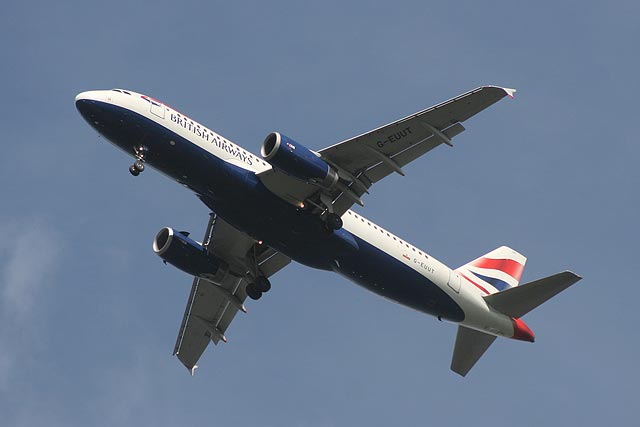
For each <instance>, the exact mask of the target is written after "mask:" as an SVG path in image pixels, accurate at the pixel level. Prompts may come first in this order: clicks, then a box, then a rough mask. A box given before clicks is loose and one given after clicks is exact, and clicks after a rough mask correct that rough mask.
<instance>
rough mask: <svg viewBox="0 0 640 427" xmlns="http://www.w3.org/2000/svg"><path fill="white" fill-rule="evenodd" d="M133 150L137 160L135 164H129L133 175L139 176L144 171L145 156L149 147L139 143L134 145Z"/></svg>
mask: <svg viewBox="0 0 640 427" xmlns="http://www.w3.org/2000/svg"><path fill="white" fill-rule="evenodd" d="M133 151H134V152H135V156H136V159H137V160H136V161H135V163H134V164H132V165H131V166H129V173H130V174H131V175H133V176H138V175H140V173H141V172H142V171H144V156H145V154H147V147H145V146H144V145H139V146H137V147H134V149H133Z"/></svg>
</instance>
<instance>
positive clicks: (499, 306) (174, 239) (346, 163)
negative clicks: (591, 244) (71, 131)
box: [75, 86, 580, 376]
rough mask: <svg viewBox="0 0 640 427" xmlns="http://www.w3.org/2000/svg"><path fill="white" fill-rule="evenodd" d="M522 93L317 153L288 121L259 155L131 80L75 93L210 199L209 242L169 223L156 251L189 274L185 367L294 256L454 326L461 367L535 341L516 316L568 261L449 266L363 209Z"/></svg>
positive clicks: (553, 288) (566, 278) (442, 109)
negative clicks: (386, 181)
mask: <svg viewBox="0 0 640 427" xmlns="http://www.w3.org/2000/svg"><path fill="white" fill-rule="evenodd" d="M514 93H515V90H513V89H507V88H501V87H496V86H484V87H480V88H477V89H474V90H472V91H470V92H467V93H464V94H462V95H459V96H457V97H455V98H453V99H451V100H449V101H446V102H443V103H441V104H438V105H436V106H434V107H431V108H428V109H426V110H423V111H420V112H417V113H415V114H412V115H410V116H407V117H405V118H403V119H400V120H397V121H395V122H393V123H390V124H387V125H384V126H382V127H379V128H377V129H374V130H372V131H370V132H366V133H363V134H362V135H358V136H355V137H353V138H349V139H347V140H345V141H343V142H340V143H338V144H335V145H332V146H330V147H327V148H324V149H322V150H319V151H314V150H311V149H309V148H307V147H305V146H304V145H302V144H300V143H299V142H297V141H294V140H293V139H291V138H289V137H287V136H285V135H283V134H282V133H280V132H272V133H270V134H269V135H267V137H266V138H265V139H264V142H263V144H262V147H261V150H260V156H256V155H254V154H252V153H250V152H249V151H247V150H245V149H244V148H242V147H240V146H238V145H236V144H234V143H233V142H231V141H229V140H228V139H226V138H224V137H223V136H222V135H220V134H218V133H216V132H214V131H213V130H211V129H209V128H207V127H206V126H204V125H202V124H200V123H198V122H196V121H195V120H192V119H191V118H189V116H187V115H185V114H183V113H181V112H179V111H178V110H175V109H173V108H171V107H169V106H168V105H167V104H165V103H163V102H161V101H158V100H157V99H154V98H151V97H150V96H146V95H142V94H140V93H136V92H133V91H129V90H123V89H113V90H97V91H89V92H82V93H80V94H79V95H78V96H76V99H75V104H76V107H77V109H78V111H79V112H80V114H81V115H82V117H83V118H84V119H85V120H86V121H87V122H88V123H89V125H90V126H92V127H93V128H94V129H95V130H96V131H98V132H99V133H100V134H102V135H103V136H104V137H105V138H107V139H108V140H109V141H110V142H111V143H113V144H114V145H115V146H117V147H118V148H120V149H122V150H124V151H125V152H126V153H127V154H129V155H130V156H132V157H133V159H134V162H133V164H132V165H131V166H130V167H129V172H130V173H131V174H132V175H134V176H138V175H139V174H140V173H141V172H143V171H144V170H145V168H146V167H147V166H151V167H153V168H155V169H157V170H159V171H161V172H163V173H164V174H165V175H167V176H169V177H170V178H172V179H173V180H175V181H177V182H178V183H180V184H182V185H184V186H185V187H187V188H189V189H190V190H191V191H193V192H194V193H195V194H196V195H197V197H198V198H200V200H201V201H202V202H203V203H204V204H205V205H206V206H207V207H208V208H209V209H210V210H211V214H210V218H209V222H208V225H207V227H206V232H205V235H204V238H203V240H202V242H199V241H196V240H193V239H192V238H191V237H189V233H188V232H186V231H178V230H176V229H173V228H170V227H164V228H162V229H161V230H160V231H159V232H158V233H157V235H156V236H155V239H154V241H153V250H154V252H155V253H156V254H158V255H159V256H160V258H162V259H163V261H164V262H165V263H169V264H172V265H173V266H175V267H177V268H179V269H180V270H182V271H184V272H185V273H187V274H189V275H191V276H193V278H194V279H193V285H192V286H191V293H190V294H189V298H188V301H187V307H186V310H185V313H184V317H183V319H182V324H181V325H180V330H179V333H178V339H177V342H176V344H175V348H174V355H177V357H178V359H179V360H180V361H181V362H182V363H183V364H184V365H185V366H186V367H187V369H189V370H190V372H191V374H192V375H193V372H194V370H195V368H196V367H197V366H196V363H197V362H198V359H200V356H201V355H202V353H203V352H204V350H205V349H206V347H207V346H208V344H209V342H210V341H213V342H214V344H216V345H217V344H218V343H219V342H220V341H223V342H227V338H226V334H227V329H228V327H229V324H230V323H231V321H232V320H233V319H234V317H235V315H236V313H237V312H238V311H241V312H243V313H246V312H247V309H246V307H245V300H246V298H247V297H249V298H250V299H252V300H258V299H260V298H261V296H262V295H263V294H264V293H266V292H268V291H269V289H271V283H270V281H269V277H271V276H272V275H273V274H275V273H276V272H277V271H279V270H280V269H282V268H284V267H285V266H287V265H288V264H289V263H290V262H291V260H294V261H296V262H299V263H301V264H304V265H307V266H309V267H313V268H317V269H321V270H327V271H335V272H336V273H338V274H340V275H342V276H344V277H346V278H347V279H349V280H352V281H353V282H355V283H357V284H358V285H360V286H362V287H364V288H366V289H368V290H370V291H372V292H375V293H376V294H378V295H381V296H383V297H385V298H387V299H390V300H392V301H396V302H398V303H400V304H402V305H405V306H407V307H410V308H413V309H415V310H418V311H420V312H423V313H426V314H430V315H432V316H435V317H437V318H438V319H439V320H442V319H444V320H447V321H450V322H454V323H457V324H458V333H457V337H456V342H455V348H454V350H453V358H452V361H451V369H452V370H453V371H454V372H456V373H458V374H460V375H462V376H465V375H466V374H467V373H468V372H469V370H470V369H471V368H472V367H473V366H474V364H475V363H476V362H477V361H478V359H479V358H480V357H481V356H482V355H483V354H484V352H485V351H486V350H487V349H488V348H489V346H490V345H491V344H492V343H493V341H494V340H495V339H496V337H505V338H512V339H516V340H521V341H530V342H533V341H534V334H533V332H532V331H531V329H529V327H528V326H527V325H526V324H525V322H524V321H522V319H521V318H522V316H524V315H525V314H526V313H528V312H529V311H531V310H532V309H534V308H536V307H537V306H538V305H540V304H542V303H543V302H545V301H547V300H548V299H549V298H551V297H553V296H554V295H556V294H558V293H559V292H561V291H562V290H564V289H566V288H568V287H569V286H571V285H572V284H574V283H575V282H577V281H578V280H580V277H579V276H577V275H576V274H574V273H572V272H569V271H565V272H562V273H558V274H555V275H553V276H549V277H546V278H543V279H539V280H536V281H533V282H530V283H527V284H524V285H520V286H519V282H520V278H521V276H522V271H523V269H524V265H525V261H526V258H525V257H524V256H523V255H521V254H519V253H518V252H516V251H515V250H513V249H510V248H508V247H506V246H503V247H500V248H498V249H495V250H493V251H491V252H489V253H488V254H486V255H483V256H481V257H479V258H477V259H475V260H473V261H471V262H469V263H468V264H465V265H463V266H461V267H458V268H455V269H451V268H449V267H447V266H446V265H444V264H442V263H441V262H439V261H437V260H436V259H435V258H433V257H432V256H431V255H428V254H427V253H426V252H425V251H423V250H422V249H419V248H417V247H415V246H413V245H411V244H410V243H409V242H407V241H405V240H404V239H402V238H400V237H398V236H396V235H394V234H393V233H391V232H390V231H388V230H387V229H385V228H382V227H380V226H379V225H377V224H374V223H373V222H371V221H369V220H368V219H366V218H364V217H362V216H360V215H359V214H357V213H356V212H354V211H353V210H351V207H352V206H353V205H354V204H357V205H360V206H363V205H364V203H363V201H362V198H363V196H365V195H367V194H369V190H370V189H371V188H372V186H373V184H375V183H376V182H378V181H380V180H381V179H383V178H385V177H386V176H388V175H391V174H399V175H402V176H404V175H405V172H404V169H403V168H404V167H405V165H407V164H409V163H410V162H412V161H414V160H416V159H418V158H419V157H421V156H422V155H423V154H426V153H428V152H429V151H431V150H432V149H434V148H436V147H438V146H440V145H443V144H444V145H447V146H452V143H451V140H452V139H453V138H454V137H455V136H457V135H458V134H460V133H461V132H463V131H464V130H465V128H464V127H463V125H462V122H464V121H466V120H467V119H469V118H470V117H472V116H474V115H475V114H477V113H479V112H480V111H482V110H484V109H485V108H487V107H489V106H491V105H492V104H494V103H496V102H497V101H499V100H500V99H502V98H503V97H505V96H509V97H513V94H514Z"/></svg>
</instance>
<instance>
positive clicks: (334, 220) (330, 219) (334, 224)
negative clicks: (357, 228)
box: [324, 212, 342, 231]
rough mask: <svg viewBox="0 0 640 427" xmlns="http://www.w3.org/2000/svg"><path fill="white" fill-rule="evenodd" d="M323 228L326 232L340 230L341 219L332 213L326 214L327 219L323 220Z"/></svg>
mask: <svg viewBox="0 0 640 427" xmlns="http://www.w3.org/2000/svg"><path fill="white" fill-rule="evenodd" d="M324 226H325V227H326V228H327V230H328V231H336V230H340V229H341V228H342V218H340V217H339V216H338V215H336V214H334V213H333V212H330V213H327V217H326V218H325V220H324Z"/></svg>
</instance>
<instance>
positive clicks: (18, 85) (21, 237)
mask: <svg viewBox="0 0 640 427" xmlns="http://www.w3.org/2000/svg"><path fill="white" fill-rule="evenodd" d="M639 9H640V7H639V6H638V3H637V2H633V1H612V2H606V3H605V2H593V4H585V3H584V2H577V1H558V2H548V3H535V4H534V3H531V2H506V1H505V2H500V1H491V2H474V1H460V2H455V4H453V3H451V2H438V3H436V2H424V1H396V2H389V3H388V4H387V5H382V4H378V3H376V4H370V3H369V2H359V1H354V2H335V1H325V2H315V3H303V2H281V1H273V2H243V1H238V2H228V1H227V2H220V1H210V2H195V1H184V2H169V1H162V0H160V1H156V2H148V3H145V2H135V1H134V2H124V1H119V0H114V1H111V2H87V1H82V2H72V1H68V2H42V1H35V2H19V1H14V0H8V1H6V2H5V4H4V7H3V13H2V15H0V47H1V48H2V53H3V55H2V56H3V60H2V61H1V62H0V76H1V77H2V81H3V82H4V85H3V90H2V98H3V99H2V102H0V114H1V117H2V119H0V124H1V126H2V132H3V144H2V146H3V147H4V149H3V155H2V156H0V182H2V186H1V187H0V189H1V191H2V193H1V195H2V209H0V234H1V235H2V239H0V414H2V417H3V420H4V422H6V423H7V425H16V426H22V425H25V426H31V425H43V424H45V423H46V424H47V425H51V426H58V425H60V426H68V425H95V426H101V425H105V426H112V425H116V423H117V424H118V425H135V424H138V425H152V424H154V425H159V426H163V425H176V424H178V423H179V424H192V423H210V424H224V425H264V426H272V425H273V426H279V425H296V426H297V425H300V426H332V425H364V424H367V425H372V426H377V425H381V426H382V425H398V424H403V425H417V424H425V423H433V424H438V425H461V424H463V423H468V424H470V423H473V424H475V425H489V424H490V425H492V426H501V425H540V424H542V423H545V424H546V425H578V424H581V425H602V424H604V423H607V424H611V425H613V424H618V425H629V424H632V423H634V421H635V418H636V416H635V401H636V396H637V392H636V385H637V384H638V382H639V381H640V370H639V369H638V367H637V359H638V356H640V354H639V353H640V352H639V347H638V337H639V335H638V331H637V327H636V322H637V317H636V316H635V312H636V311H637V301H638V299H639V298H640V292H639V291H638V286H637V283H636V282H637V280H636V279H635V277H636V276H637V264H638V262H637V256H638V251H637V239H638V217H639V215H640V200H639V195H638V194H639V193H638V184H639V183H640V172H639V171H638V168H637V161H636V159H637V158H638V157H639V156H640V148H639V147H638V144H637V142H636V140H637V136H636V135H637V132H638V131H637V127H636V126H635V122H637V112H638V107H637V97H638V92H639V91H638V89H639V83H638V78H637V76H638V68H639V67H638V59H637V55H636V53H637V40H639V39H640V26H639V25H638V19H637V17H638V16H639V14H640V10H639ZM483 84H498V85H504V86H508V87H515V88H517V89H518V93H517V94H516V98H515V99H514V100H504V101H502V102H500V103H499V104H497V105H495V106H494V107H492V108H491V109H489V110H487V111H485V112H483V113H481V114H480V115H478V116H476V117H475V118H473V119H471V120H469V121H468V122H466V123H465V126H466V127H467V131H466V132H464V133H463V134H462V135H460V136H459V137H458V138H456V140H455V141H454V143H455V147H454V148H452V149H451V148H448V147H440V148H438V149H437V150H435V151H433V152H431V153H429V155H428V156H426V157H425V158H423V159H420V160H419V161H417V162H415V163H414V164H412V165H410V166H408V167H407V168H406V172H407V176H406V177H404V178H402V177H399V176H393V177H390V178H388V179H386V180H385V181H383V182H381V183H379V184H377V185H376V186H375V187H374V188H373V190H372V192H371V194H370V195H369V196H367V197H366V199H365V204H366V206H365V207H364V208H358V211H359V212H360V213H361V214H363V215H365V216H367V217H369V218H371V219H372V220H374V221H375V222H377V223H380V224H381V225H383V226H384V227H385V228H388V229H390V230H392V231H393V232H394V233H395V234H397V235H399V236H401V237H403V238H404V239H406V240H408V241H410V242H412V243H414V244H415V245H416V246H418V247H420V248H422V249H424V250H426V251H427V252H428V253H430V254H431V255H433V256H434V257H436V258H438V259H439V260H441V261H443V262H445V263H447V264H449V265H451V266H457V265H460V264H464V263H465V262H467V261H468V260H470V259H473V258H475V257H477V256H478V255H480V254H483V253H486V252H488V251H489V250H491V249H493V248H495V247H497V246H500V245H502V244H506V245H509V246H512V247H513V248H515V249H517V250H518V251H520V252H522V253H523V254H525V255H526V256H527V257H528V264H527V268H526V270H525V273H524V277H523V279H524V280H534V279H536V278H538V277H542V276H545V275H548V274H552V273H555V272H557V271H561V270H564V269H571V270H573V271H575V272H577V273H579V274H581V275H582V276H583V277H584V280H583V281H581V282H579V283H578V284H577V285H576V286H574V287H572V288H570V289H569V290H568V291H566V292H565V293H563V294H561V295H560V296H558V297H557V298H555V299H554V300H552V301H550V302H548V303H547V304H545V305H544V306H543V307H541V308H539V309H538V310H536V311H534V312H532V313H530V314H529V315H527V316H526V321H527V323H528V324H529V326H531V328H532V329H533V330H534V332H535V333H536V338H537V341H536V343H535V344H528V343H522V342H513V341H508V340H499V341H498V342H497V343H496V344H495V345H494V346H493V347H492V348H491V349H490V350H489V352H488V353H487V354H486V355H485V356H484V357H483V358H482V360H481V361H480V362H479V364H478V365H477V366H476V367H475V368H474V370H473V371H472V372H471V373H470V375H469V376H468V377H467V378H465V379H462V378H459V377H458V376H456V375H455V374H453V373H451V372H450V371H449V363H450V357H451V351H452V348H453V343H454V339H455V326H454V325H452V324H444V323H439V322H437V321H436V320H435V319H433V318H431V317H428V316H425V315H423V314H420V313H417V312H414V311H411V310H409V309H406V308H404V307H401V306H399V305H395V304H392V303H390V302H388V301H385V300H383V299H381V298H378V297H377V296H375V295H373V294H370V293H368V292H366V291H365V290H363V289H361V288H359V287H357V286H355V285H353V284H351V283H349V282H347V281H346V280H345V279H343V278H340V277H338V276H336V275H333V274H330V273H326V272H319V271H313V270H310V269H308V268H305V267H302V266H299V265H292V266H290V267H288V268H287V269H285V270H284V271H282V272H281V273H279V274H278V275H277V276H275V277H274V278H273V284H274V288H273V290H272V291H271V292H270V293H269V294H268V295H267V296H266V297H265V298H263V299H262V300H260V301H259V302H258V303H251V304H248V309H249V314H248V315H246V316H238V317H237V318H236V320H235V322H234V323H233V325H232V326H231V328H230V329H229V331H228V333H227V337H228V338H229V343H228V344H226V345H221V346H218V347H215V348H214V347H210V348H209V349H208V351H207V352H206V353H205V356H204V357H203V359H202V360H201V363H200V366H201V368H200V369H199V370H198V372H197V375H196V376H195V377H194V378H191V377H190V376H189V375H188V373H187V371H186V370H185V369H184V368H183V367H182V366H181V365H180V363H179V362H178V361H177V360H176V359H175V358H173V357H172V356H171V351H172V349H173V344H174V341H175V337H176V334H177V330H178V326H179V323H180V320H181V317H182V313H183V310H184V305H185V303H186V298H187V295H188V291H189V286H190V283H191V280H190V278H188V277H186V276H185V275H184V274H183V273H181V272H179V271H177V270H176V269H173V268H170V267H166V266H164V265H163V264H162V262H161V261H160V259H159V258H158V257H157V256H156V255H154V254H153V252H152V250H151V241H152V239H153V236H154V235H155V233H156V232H157V230H158V229H160V228H161V227H162V226H165V225H169V226H174V227H177V228H179V229H186V230H190V231H192V232H193V233H194V234H195V235H196V236H197V235H200V234H202V233H203V231H204V227H205V225H206V220H207V210H206V209H205V207H204V206H202V205H201V204H200V203H199V201H198V200H197V199H196V198H195V197H194V196H193V195H192V194H190V193H189V192H188V191H186V190H185V189H184V188H182V187H180V186H179V185H177V184H175V183H173V182H171V181H169V180H168V179H167V178H165V177H164V176H161V175H160V174H159V173H157V172H155V171H151V172H146V173H145V174H143V175H142V176H141V177H139V178H137V179H134V178H132V177H131V176H130V175H129V173H128V172H127V167H128V166H129V164H130V159H128V158H127V157H126V156H125V155H124V154H123V153H121V152H120V151H118V150H116V149H115V148H114V147H112V146H111V145H109V144H108V143H106V142H105V140H104V139H102V138H99V137H98V135H97V134H96V133H95V132H94V131H93V130H92V129H90V128H89V127H88V126H87V125H86V124H85V123H84V122H83V121H82V119H81V118H80V116H79V115H78V114H77V112H76V110H75V107H74V105H73V97H74V96H75V94H76V93H78V92H80V91H84V90H89V89H108V88H112V87H124V88H129V89H133V90H136V91H139V92H143V93H147V94H149V95H151V96H154V97H156V98H158V99H161V100H164V101H165V102H167V103H168V104H170V105H172V106H173V107H175V108H178V109H179V110H181V111H184V112H185V113H186V114H189V115H190V116H191V117H193V118H194V119H196V120H198V121H200V122H202V123H204V124H206V125H207V126H209V127H211V128H213V129H215V130H217V131H218V132H220V133H221V134H223V135H225V136H226V137H228V138H229V139H231V140H233V141H235V142H237V143H239V144H240V145H242V146H244V147H246V148H248V149H250V150H252V151H253V152H255V153H257V152H258V150H259V146H260V144H261V142H262V140H263V138H264V136H265V135H266V134H267V133H269V132H271V131H273V130H279V131H282V132H283V133H285V134H287V135H289V136H291V137H292V138H294V139H295V140H297V141H299V142H301V143H303V144H305V145H307V146H309V147H310V148H313V149H319V148H322V147H325V146H328V145H330V144H333V143H335V142H338V141H340V140H343V139H345V138H348V137H350V136H353V135H356V134H359V133H362V132H364V131H367V130H369V129H371V128H374V127H377V126H379V125H381V124H384V123H387V122H390V121H392V120H394V119H397V118H399V117H402V116H404V115H407V114H410V113H412V112H414V111H417V110H420V109H422V108H425V107H428V106H430V105H433V104H435V103H437V102H440V101H443V100H445V99H448V98H450V97H452V96H455V95H457V94H459V93H462V92H465V91H467V90H469V89H472V88H475V87H477V86H480V85H483Z"/></svg>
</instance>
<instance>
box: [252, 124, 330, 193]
mask: <svg viewBox="0 0 640 427" xmlns="http://www.w3.org/2000/svg"><path fill="white" fill-rule="evenodd" d="M260 154H262V158H263V159H264V160H266V161H267V162H269V163H271V164H272V165H273V166H275V167H276V168H278V169H280V170H281V171H282V172H285V173H286V174H289V175H291V176H293V177H295V178H298V179H300V180H302V181H306V182H310V183H312V184H317V185H320V186H321V187H324V188H330V187H332V186H333V185H335V184H336V183H337V182H338V173H337V172H336V171H335V170H334V169H333V168H332V167H331V166H329V165H328V164H327V163H326V162H325V161H324V160H322V159H321V158H320V157H319V156H318V155H317V154H316V153H314V152H313V151H311V150H309V149H308V148H307V147H305V146H304V145H302V144H299V143H297V142H295V141H294V140H292V139H291V138H289V137H287V136H285V135H282V134H281V133H279V132H272V133H270V134H269V135H267V137H266V138H265V140H264V142H263V143H262V148H261V149H260Z"/></svg>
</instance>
